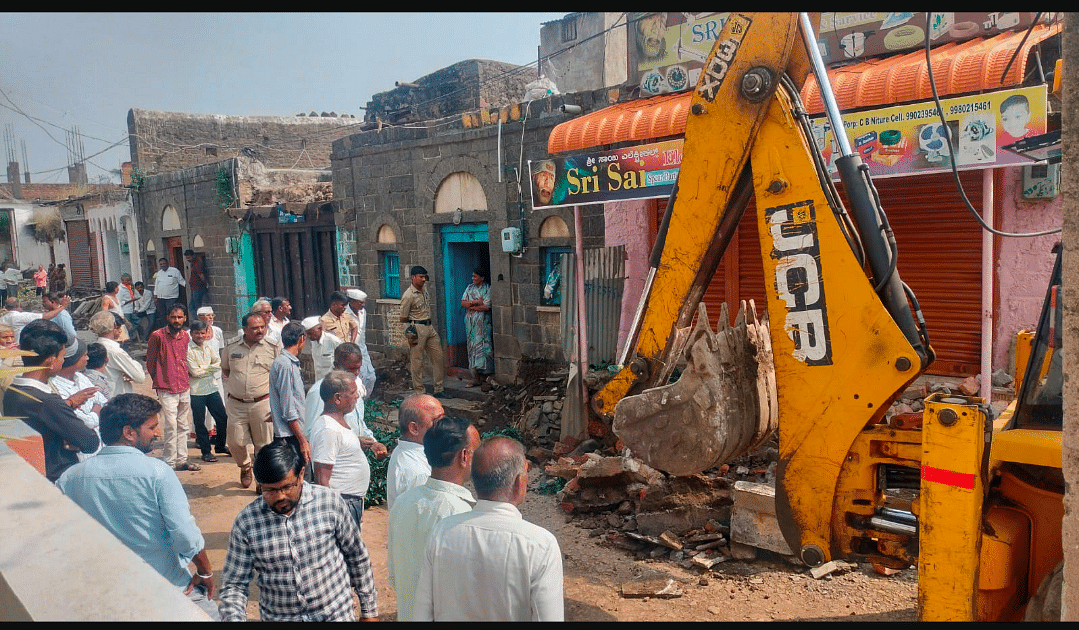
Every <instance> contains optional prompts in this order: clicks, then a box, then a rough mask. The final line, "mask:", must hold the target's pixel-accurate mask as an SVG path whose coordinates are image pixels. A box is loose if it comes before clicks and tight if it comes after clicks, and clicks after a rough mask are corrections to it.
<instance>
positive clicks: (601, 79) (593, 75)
mask: <svg viewBox="0 0 1079 630" xmlns="http://www.w3.org/2000/svg"><path fill="white" fill-rule="evenodd" d="M627 17H628V14H627V13H624V12H622V13H619V12H617V11H606V12H578V13H568V14H566V15H565V17H563V18H562V19H560V20H552V21H550V22H544V23H543V25H542V26H540V47H539V57H540V68H541V69H542V71H543V74H544V76H546V77H547V78H548V79H550V80H551V81H553V82H554V84H555V85H556V86H557V87H558V91H559V92H561V93H562V94H568V93H571V92H587V91H591V90H594V89H597V88H603V87H610V86H617V85H622V84H623V83H625V82H626V79H627V78H628V70H629V65H628V59H629V57H628V50H627V48H626V45H627V42H628V29H629V25H628V21H627Z"/></svg>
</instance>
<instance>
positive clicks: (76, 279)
mask: <svg viewBox="0 0 1079 630" xmlns="http://www.w3.org/2000/svg"><path fill="white" fill-rule="evenodd" d="M65 223H66V226H67V239H68V243H67V246H68V250H69V251H70V252H71V261H70V265H69V269H68V271H69V272H70V274H69V275H68V287H70V288H79V289H100V288H101V287H102V286H104V284H103V283H102V282H101V279H100V278H99V274H98V271H97V255H96V254H97V242H96V241H94V240H93V239H91V238H90V222H89V221H65Z"/></svg>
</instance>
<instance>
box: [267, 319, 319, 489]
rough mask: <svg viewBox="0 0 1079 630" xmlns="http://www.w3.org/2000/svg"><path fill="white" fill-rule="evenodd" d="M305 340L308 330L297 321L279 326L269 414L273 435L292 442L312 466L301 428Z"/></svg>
mask: <svg viewBox="0 0 1079 630" xmlns="http://www.w3.org/2000/svg"><path fill="white" fill-rule="evenodd" d="M306 340H307V333H305V332H304V329H303V326H301V325H300V324H299V323H298V322H290V323H288V324H285V327H284V328H282V329H281V345H282V346H283V347H284V349H282V350H281V353H280V354H278V355H277V358H276V359H274V362H273V365H271V366H270V415H271V416H272V417H273V433H274V438H275V439H278V440H282V439H283V440H285V441H286V442H288V443H290V444H292V447H293V448H295V449H296V452H297V453H299V454H300V455H301V456H303V461H304V464H305V465H306V466H307V468H308V469H311V468H313V467H312V466H311V445H310V443H309V442H308V441H307V436H305V435H304V432H303V425H304V394H303V378H302V377H301V375H300V351H301V350H303V346H304V342H305V341H306Z"/></svg>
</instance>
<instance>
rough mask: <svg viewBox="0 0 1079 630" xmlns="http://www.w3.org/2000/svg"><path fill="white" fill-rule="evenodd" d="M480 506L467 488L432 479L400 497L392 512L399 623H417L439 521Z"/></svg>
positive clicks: (390, 559)
mask: <svg viewBox="0 0 1079 630" xmlns="http://www.w3.org/2000/svg"><path fill="white" fill-rule="evenodd" d="M475 502H476V500H475V499H473V498H472V493H470V492H469V491H468V490H467V489H466V488H464V487H463V486H459V485H457V484H455V483H450V482H448V481H441V480H439V479H428V480H427V481H426V483H423V484H421V485H419V486H417V487H415V488H412V489H410V490H409V491H408V492H404V493H402V494H401V496H400V497H398V501H397V503H395V504H394V507H393V508H392V509H391V510H390V521H389V535H390V539H389V554H388V557H387V561H388V564H389V569H390V586H392V587H393V590H394V592H396V593H397V621H414V620H415V619H414V611H413V604H414V603H415V600H416V583H417V582H418V581H419V579H420V568H421V567H422V566H423V550H424V549H425V548H426V547H427V539H428V538H429V537H430V534H431V530H432V529H434V527H435V525H437V524H438V522H439V521H441V520H442V519H444V518H446V517H447V516H452V515H454V514H460V513H462V512H467V511H469V510H471V509H472V505H473V504H474V503H475Z"/></svg>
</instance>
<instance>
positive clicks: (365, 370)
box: [345, 306, 375, 400]
mask: <svg viewBox="0 0 1079 630" xmlns="http://www.w3.org/2000/svg"><path fill="white" fill-rule="evenodd" d="M345 312H346V313H348V314H349V315H351V316H352V318H353V319H355V320H356V345H357V346H359V347H360V354H362V355H363V367H362V368H361V369H360V378H361V379H363V387H364V390H365V391H366V392H367V394H365V395H364V399H365V400H366V399H367V398H368V397H370V395H371V394H372V392H374V391H375V366H374V364H373V363H371V355H370V354H368V353H367V309H366V308H361V309H360V312H359V313H357V312H356V311H354V310H352V307H351V306H349V307H346V308H345Z"/></svg>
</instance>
